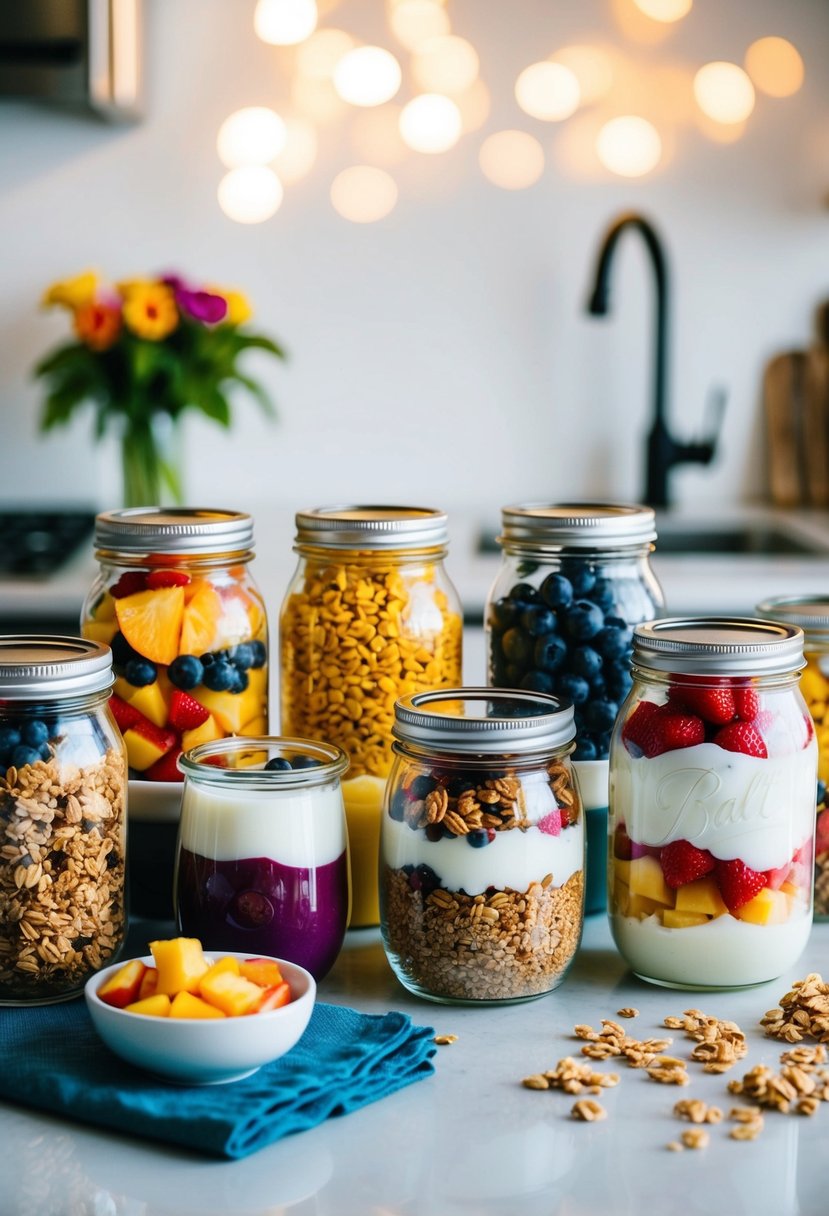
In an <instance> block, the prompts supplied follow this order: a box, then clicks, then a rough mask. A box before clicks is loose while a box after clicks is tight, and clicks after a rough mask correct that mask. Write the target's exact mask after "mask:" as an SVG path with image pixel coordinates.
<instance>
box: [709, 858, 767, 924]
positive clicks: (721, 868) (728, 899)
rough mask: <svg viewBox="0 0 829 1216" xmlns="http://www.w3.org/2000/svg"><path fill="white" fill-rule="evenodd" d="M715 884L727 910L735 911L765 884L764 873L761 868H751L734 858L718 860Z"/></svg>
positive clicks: (752, 897)
mask: <svg viewBox="0 0 829 1216" xmlns="http://www.w3.org/2000/svg"><path fill="white" fill-rule="evenodd" d="M715 877H716V880H717V886H718V887H719V888H720V895H722V897H723V903H724V904H725V906H726V907H727V908H728V910H729V912H736V911H737V909H738V908H742V906H743V904H747V903H748V901H749V900H750V899H754V896H755V895H756V894H757V893H758V891H762V889H763V887H764V886H765V885H766V874H765V873H764V872H763V871H762V870H752V869H750V868H749V866H747V865H746V863H745V862H744V861H740V860H739V858H736V859H735V860H734V861H718V862H717V865H716V870H715Z"/></svg>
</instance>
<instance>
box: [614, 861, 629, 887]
mask: <svg viewBox="0 0 829 1216" xmlns="http://www.w3.org/2000/svg"><path fill="white" fill-rule="evenodd" d="M613 877H614V878H615V879H617V880H618V881H619V882H623V883H624V884H625V886H627V887H629V886H630V862H629V861H621V860H620V859H619V858H618V857H614V858H613Z"/></svg>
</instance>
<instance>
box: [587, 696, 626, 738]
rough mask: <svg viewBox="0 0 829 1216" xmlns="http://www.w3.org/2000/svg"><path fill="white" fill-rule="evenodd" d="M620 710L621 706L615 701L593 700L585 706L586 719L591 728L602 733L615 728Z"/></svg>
mask: <svg viewBox="0 0 829 1216" xmlns="http://www.w3.org/2000/svg"><path fill="white" fill-rule="evenodd" d="M618 712H619V706H618V705H617V704H616V702H615V701H606V700H602V701H591V702H590V703H589V705H586V706H585V709H584V721H585V723H586V724H587V727H588V729H589V730H591V731H595V732H596V733H597V734H602V733H603V732H604V731H608V730H612V729H613V723H614V722H615V721H616V715H617V714H618Z"/></svg>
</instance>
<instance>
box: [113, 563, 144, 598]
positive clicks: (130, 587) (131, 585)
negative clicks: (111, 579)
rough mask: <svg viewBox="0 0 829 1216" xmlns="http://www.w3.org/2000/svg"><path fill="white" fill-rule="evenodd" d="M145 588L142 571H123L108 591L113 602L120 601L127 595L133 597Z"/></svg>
mask: <svg viewBox="0 0 829 1216" xmlns="http://www.w3.org/2000/svg"><path fill="white" fill-rule="evenodd" d="M146 587H147V576H146V574H145V573H144V571H143V570H125V571H124V573H123V574H122V575H121V577H120V578H119V579H118V582H117V583H114V584H113V586H112V587H110V589H109V594H110V595H111V596H112V598H113V599H114V600H122V599H124V598H125V597H126V596H128V595H135V593H136V592H137V591H144V590H146Z"/></svg>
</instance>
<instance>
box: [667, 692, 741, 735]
mask: <svg viewBox="0 0 829 1216" xmlns="http://www.w3.org/2000/svg"><path fill="white" fill-rule="evenodd" d="M668 700H669V701H670V702H671V703H672V704H676V703H677V702H678V703H680V704H681V705H683V706H685V708H686V709H689V710H690V711H691V713H694V714H697V715H698V716H699V717H700V718H702V719H703V720H704V721H705V722H711V723H713V724H714V725H717V726H724V725H725V723H726V722H730V721H731V719H732V718H733V717H734V713H735V709H734V693H733V691H732V689H731V688H729V687H728V686H727V685H718V686H713V685H711V684H708V685H705V684H700V685H697V686H692V685H690V684H681V685H674V686H673V687H672V688H671V691H670V692H669V693H668Z"/></svg>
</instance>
